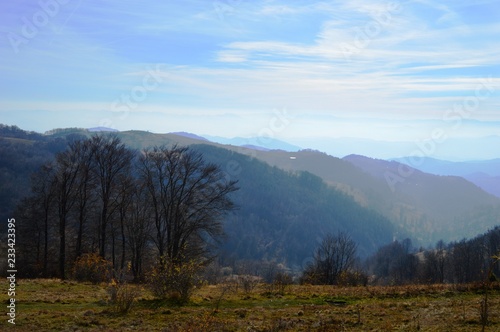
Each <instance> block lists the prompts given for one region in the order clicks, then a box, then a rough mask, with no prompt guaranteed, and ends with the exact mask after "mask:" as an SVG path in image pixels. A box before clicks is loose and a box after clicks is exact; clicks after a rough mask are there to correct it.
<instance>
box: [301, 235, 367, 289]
mask: <svg viewBox="0 0 500 332" xmlns="http://www.w3.org/2000/svg"><path fill="white" fill-rule="evenodd" d="M356 251H357V244H356V243H355V242H354V241H353V240H352V239H351V237H350V236H349V235H348V234H347V233H344V232H338V233H337V235H332V234H328V235H326V236H325V237H324V238H323V240H322V241H321V244H320V246H319V248H318V249H317V250H316V252H315V254H314V261H313V263H312V264H311V265H310V266H308V267H306V270H305V271H304V278H305V279H308V280H309V281H312V282H315V283H322V284H328V285H335V284H337V283H338V281H339V277H340V276H341V274H342V273H345V272H348V271H350V270H351V269H352V268H353V267H354V264H355V262H356V258H357V256H356Z"/></svg>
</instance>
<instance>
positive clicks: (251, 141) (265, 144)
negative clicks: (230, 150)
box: [204, 135, 302, 152]
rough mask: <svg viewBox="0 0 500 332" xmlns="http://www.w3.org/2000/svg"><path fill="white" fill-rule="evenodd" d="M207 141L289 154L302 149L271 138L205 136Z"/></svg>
mask: <svg viewBox="0 0 500 332" xmlns="http://www.w3.org/2000/svg"><path fill="white" fill-rule="evenodd" d="M204 137H205V138H206V139H208V140H209V141H212V142H215V143H219V144H228V145H235V146H242V147H246V148H250V149H254V150H264V151H265V150H283V151H288V152H295V151H299V150H301V149H302V148H301V147H300V146H297V145H293V144H289V143H287V142H284V141H281V140H278V139H275V138H269V137H233V138H225V137H219V136H208V135H204Z"/></svg>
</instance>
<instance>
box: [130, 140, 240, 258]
mask: <svg viewBox="0 0 500 332" xmlns="http://www.w3.org/2000/svg"><path fill="white" fill-rule="evenodd" d="M139 168H140V170H141V177H142V179H143V181H144V182H145V183H146V186H147V190H148V196H149V200H150V202H151V205H152V209H153V215H154V221H155V225H154V226H155V236H154V242H155V244H156V246H157V249H158V253H159V256H160V257H163V256H165V257H166V258H168V260H169V261H171V262H174V263H176V264H182V263H183V260H185V259H192V258H199V257H202V256H203V255H204V254H206V251H207V250H206V249H207V247H206V244H207V239H208V238H213V239H215V238H217V237H218V236H220V235H221V234H222V223H221V221H222V216H223V215H224V214H225V213H226V212H227V211H229V210H231V209H233V208H234V205H233V202H232V201H231V200H230V198H229V197H228V195H229V194H230V193H231V192H233V191H235V190H237V187H236V182H235V181H226V179H225V176H224V173H223V172H222V171H221V170H220V169H219V167H218V166H217V165H215V164H211V163H206V162H205V161H204V160H203V156H202V155H201V153H198V152H195V151H193V150H190V149H189V148H187V147H178V146H173V147H172V148H167V147H165V146H162V147H155V148H153V149H151V150H146V151H144V152H143V155H142V157H141V158H140V166H139Z"/></svg>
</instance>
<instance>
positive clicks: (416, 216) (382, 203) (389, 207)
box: [0, 128, 500, 261]
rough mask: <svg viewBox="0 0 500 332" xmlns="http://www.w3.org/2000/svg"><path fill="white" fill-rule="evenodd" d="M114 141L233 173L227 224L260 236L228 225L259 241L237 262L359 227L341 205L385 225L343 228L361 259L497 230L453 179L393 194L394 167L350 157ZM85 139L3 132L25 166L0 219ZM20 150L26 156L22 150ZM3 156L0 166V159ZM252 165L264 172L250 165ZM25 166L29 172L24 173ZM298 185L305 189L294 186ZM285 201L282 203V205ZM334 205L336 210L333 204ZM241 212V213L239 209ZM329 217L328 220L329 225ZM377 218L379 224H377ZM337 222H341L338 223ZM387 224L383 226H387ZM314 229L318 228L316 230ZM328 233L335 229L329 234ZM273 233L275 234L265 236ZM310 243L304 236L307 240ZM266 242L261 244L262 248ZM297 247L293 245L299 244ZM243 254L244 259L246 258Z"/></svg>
mask: <svg viewBox="0 0 500 332" xmlns="http://www.w3.org/2000/svg"><path fill="white" fill-rule="evenodd" d="M115 134H116V135H117V136H118V137H119V138H120V139H122V141H123V142H124V143H126V144H127V145H128V146H129V147H131V148H133V149H137V150H139V149H142V148H145V147H148V146H154V145H164V144H180V145H192V146H196V147H197V148H200V147H202V148H201V149H202V150H204V151H205V152H204V154H205V156H206V157H207V158H208V159H210V160H211V161H214V162H216V163H218V164H220V165H221V166H222V167H223V169H224V168H225V169H226V170H227V172H228V174H233V173H234V174H236V173H238V174H237V175H238V180H239V181H240V182H242V183H246V187H247V188H249V189H248V190H250V192H251V194H246V192H245V191H241V194H239V195H240V196H239V201H238V202H237V203H238V204H239V205H240V206H242V208H241V209H240V212H238V213H239V214H238V215H237V216H236V217H235V218H234V219H235V220H240V221H241V222H240V223H241V224H246V223H250V224H259V223H260V224H259V226H258V227H260V228H258V229H257V228H254V229H250V230H249V229H235V230H232V228H231V227H232V226H231V225H232V224H231V223H228V232H229V233H230V232H233V234H236V232H237V231H238V232H240V234H251V233H252V232H254V233H255V234H259V235H258V236H257V235H255V236H253V239H250V238H249V239H248V241H249V242H251V241H257V240H256V239H259V240H258V241H260V242H259V243H258V244H255V243H254V244H248V243H245V242H242V243H241V245H240V246H239V247H237V245H238V244H236V243H233V244H231V243H230V242H228V246H227V248H232V249H231V250H233V251H234V250H240V249H241V251H240V252H239V253H240V254H241V253H243V252H247V253H248V254H245V255H247V256H249V257H250V256H253V255H256V256H258V255H267V256H268V258H269V259H272V258H276V257H279V256H280V255H283V253H285V252H286V253H288V251H289V250H288V248H289V246H290V243H288V242H289V241H287V240H286V239H287V238H286V236H284V235H283V237H282V238H280V235H279V234H278V233H279V230H281V231H283V230H285V231H284V233H286V234H290V233H294V232H296V233H297V234H298V233H299V232H298V231H297V228H294V227H296V226H293V227H292V226H291V225H293V224H294V223H295V224H297V223H299V222H300V220H306V219H307V220H312V221H311V222H312V223H313V224H314V225H315V226H314V227H319V229H320V231H318V233H317V234H322V233H324V232H326V231H329V230H333V229H334V228H335V227H337V226H338V225H340V224H342V225H343V224H351V225H356V223H357V222H359V220H351V219H352V218H351V217H346V216H350V215H355V214H356V213H354V212H352V211H351V210H349V211H348V212H346V214H345V215H344V216H338V215H335V212H336V211H339V210H341V209H340V207H341V206H344V205H345V202H347V201H349V203H348V204H347V206H350V207H351V208H352V209H354V210H355V209H358V208H359V205H361V206H363V207H364V208H366V209H368V210H366V209H360V210H359V211H365V212H363V213H368V214H370V213H372V212H369V210H372V211H376V212H377V215H378V216H375V215H374V216H373V218H374V219H376V220H377V222H379V221H380V222H382V223H385V226H384V227H382V229H383V230H384V231H387V233H386V234H384V236H380V234H377V235H376V236H375V239H369V238H363V236H366V235H363V236H362V233H363V232H365V231H366V229H365V228H364V227H362V226H359V225H357V226H356V227H354V226H349V227H347V226H346V227H347V228H348V229H349V231H350V232H351V233H353V234H356V235H355V236H356V238H357V239H359V241H360V242H362V245H361V246H362V247H363V248H362V250H361V251H362V252H364V253H365V254H366V253H369V252H371V251H372V250H374V248H375V247H376V245H377V244H380V243H383V242H384V241H390V240H391V239H392V238H393V235H395V236H396V237H397V238H404V237H406V236H411V237H412V238H413V239H414V240H416V241H417V242H416V243H420V244H422V245H428V244H432V243H434V242H436V241H437V240H440V239H443V240H444V241H452V240H458V239H461V238H463V237H467V238H470V237H473V236H475V235H477V234H478V233H481V232H485V231H487V230H488V229H489V228H491V227H493V226H495V225H497V224H499V223H500V217H499V216H500V209H499V201H500V200H499V199H497V198H495V197H493V196H492V195H489V194H487V193H485V192H484V191H483V190H481V189H480V188H478V187H477V186H475V185H473V184H471V183H470V182H468V181H466V180H464V179H462V178H459V177H449V176H437V175H431V174H426V173H423V172H420V171H417V170H414V172H413V174H412V176H411V177H408V178H405V179H404V180H405V181H403V182H402V183H399V182H398V183H397V186H395V188H391V185H388V183H387V180H386V179H385V177H384V174H385V172H387V171H388V170H389V171H392V172H393V173H394V174H398V173H397V172H398V167H399V165H400V164H399V163H396V162H387V161H384V160H375V159H370V158H367V157H363V156H354V155H351V156H348V157H345V158H343V159H339V158H336V157H332V156H330V155H327V154H325V153H322V152H319V151H314V150H301V151H297V152H286V151H282V150H263V149H255V148H248V147H241V146H233V145H222V144H218V143H214V142H209V141H206V140H205V139H203V138H202V137H200V136H197V135H194V134H189V133H175V134H174V133H170V134H154V133H150V132H144V131H126V132H118V133H115ZM89 135H92V133H91V132H89V131H86V130H84V129H78V128H72V129H71V128H70V129H59V130H54V131H51V132H49V133H46V135H40V134H36V135H35V134H34V133H30V134H28V133H22V131H18V132H17V133H16V134H15V135H13V134H12V133H11V132H9V131H7V130H6V129H5V128H4V134H3V136H4V138H3V139H2V144H3V145H4V146H3V149H2V151H0V152H1V153H2V160H6V161H8V160H16V159H17V160H23V159H24V160H25V161H26V163H25V167H14V166H15V163H9V162H6V163H5V164H3V169H4V172H3V173H2V175H4V176H5V177H3V178H2V179H7V180H4V181H3V186H4V188H6V190H3V191H2V193H3V195H4V196H5V197H3V201H2V202H6V204H4V205H2V206H3V207H4V208H3V210H2V215H3V216H4V217H5V218H7V217H8V213H9V209H8V207H9V206H12V205H13V204H14V203H15V202H17V200H18V199H19V198H21V197H22V193H23V192H27V190H29V180H28V179H29V176H30V174H31V172H32V171H33V170H34V169H36V166H37V165H39V164H41V163H42V162H44V161H46V160H49V159H50V158H52V156H53V155H54V153H56V152H57V151H61V150H62V149H63V148H64V146H65V144H66V142H67V140H71V139H74V138H76V137H81V136H89ZM12 136H16V137H12ZM200 144H202V145H200ZM28 146H32V147H33V148H28ZM35 146H36V148H35ZM9 151H10V152H9ZM13 151H14V152H13ZM10 153H14V154H13V155H12V154H10ZM16 153H19V155H16ZM228 154H229V155H228ZM4 156H5V158H3V157H4ZM228 158H229V159H228ZM235 160H236V161H237V162H236V163H235V162H234V161H235ZM257 160H260V161H263V162H265V163H266V164H262V165H260V164H257ZM28 165H31V166H29V167H28ZM267 165H270V166H271V167H269V166H267ZM273 167H274V168H273ZM245 170H248V171H245ZM301 171H306V172H308V173H310V174H309V176H310V177H309V178H308V179H309V180H308V181H312V182H315V181H318V179H317V178H316V177H314V176H312V175H315V176H317V177H319V178H321V180H323V181H324V183H326V184H327V185H329V187H325V186H324V184H321V186H318V187H316V189H315V190H313V189H312V187H307V185H308V184H307V181H304V180H303V179H304V175H300V174H301V173H300V172H301ZM235 172H236V173H235ZM240 172H241V173H240ZM234 174H233V176H234ZM301 176H302V178H301ZM9 178H18V179H20V181H19V182H18V183H17V184H16V185H15V186H13V185H12V182H11V181H9V180H8V179H9ZM264 179H265V180H264ZM285 179H286V180H285ZM300 179H302V185H303V186H305V187H300V186H299V185H298V183H299V182H300V181H301V180H300ZM284 183H286V185H284ZM320 183H321V181H320ZM311 185H312V184H311ZM266 188H267V190H271V189H269V188H273V189H272V190H271V191H268V192H267V193H268V194H269V195H270V196H268V198H267V199H266V200H265V202H260V201H258V200H257V197H266V196H265V195H264V192H263V190H265V189H266ZM279 188H289V190H280V189H279ZM291 188H293V190H292V189H291ZM331 189H336V190H340V191H341V192H343V193H345V194H347V195H348V196H349V197H351V198H352V199H351V198H346V197H347V196H345V195H343V196H342V197H343V198H339V197H340V196H335V195H339V192H338V191H335V190H334V191H332V192H331V193H330V192H329V190H331ZM392 189H395V190H394V191H393V190H392ZM294 190H295V191H294ZM297 190H298V193H297V192H296V191H297ZM8 193H9V194H8ZM332 193H335V195H334V194H332ZM293 195H298V196H296V197H295V196H293ZM330 195H334V196H335V197H336V198H332V197H333V196H332V197H330ZM277 197H281V198H279V199H278V198H277ZM297 197H303V199H302V200H299V199H298V198H297ZM324 197H330V198H329V199H331V200H332V202H333V203H332V202H329V201H325V199H324ZM304 198H307V199H304ZM335 200H337V201H335ZM287 201H288V202H289V203H285V202H287ZM340 201H342V202H344V203H338V202H340ZM353 201H355V202H356V205H353V204H354V202H353ZM266 202H273V204H271V205H270V206H271V207H269V209H268V210H265V209H264V208H263V205H262V204H264V203H266ZM304 202H307V204H305V203H304ZM322 204H323V205H322ZM328 204H330V205H332V204H333V208H332V207H328ZM247 206H248V208H246V207H247ZM273 206H279V207H280V210H279V211H274V210H272V207H273ZM297 206H301V209H295V208H296V207H297ZM328 209H329V210H328ZM264 211H267V212H264ZM304 211H313V212H314V213H316V214H315V215H314V217H311V218H309V217H308V216H309V215H308V213H309V212H304ZM280 213H281V214H280ZM363 213H361V214H363ZM263 215H265V217H263ZM318 216H321V218H323V219H325V220H324V223H323V224H321V223H320V222H319V219H320V217H318ZM330 216H333V217H331V218H330ZM380 216H384V218H382V219H383V221H382V219H380V218H381V217H380ZM308 218H309V219H308ZM329 219H335V222H331V221H328V220H329ZM379 219H380V220H379ZM338 220H340V221H341V222H340V223H339V222H338ZM387 220H390V222H391V223H392V225H390V224H389V223H388V222H387ZM250 221H251V222H250ZM320 224H321V227H323V228H321V227H320V226H318V225H320ZM276 225H280V226H279V227H278V226H276ZM325 225H330V226H325ZM331 225H335V227H333V228H332V227H331ZM274 226H276V227H275V228H273V227H274ZM358 226H359V227H358ZM245 227H247V226H245ZM370 227H371V225H370ZM309 228H310V227H308V229H307V231H309ZM347 228H346V229H347ZM358 228H359V229H358ZM266 230H272V231H270V232H269V234H270V235H269V234H266ZM259 232H260V233H259ZM315 234H316V233H315ZM310 235H311V236H312V233H311V234H310ZM266 236H267V237H268V238H269V240H264V239H266ZM315 236H317V235H315ZM318 236H319V235H318ZM353 236H354V235H353ZM270 239H272V240H270ZM266 241H267V242H266ZM280 241H281V242H280ZM298 242H301V241H300V239H299V241H298ZM245 245H248V246H249V248H250V247H252V248H254V249H255V248H260V249H255V250H256V251H254V252H252V251H251V250H250V249H248V248H247V249H243V246H245ZM287 246H288V247H287ZM237 248H238V249H237ZM262 248H271V250H267V249H266V250H263V249H262ZM310 248H313V245H312V244H307V246H306V247H304V248H299V246H298V245H297V246H296V247H295V248H294V249H293V250H292V251H295V252H300V251H303V252H305V253H304V255H309V254H310V253H311V249H310ZM231 250H230V251H231ZM250 252H252V253H251V254H250ZM270 253H271V254H270ZM293 255H294V254H291V255H289V256H287V257H286V259H288V260H293V261H297V260H299V257H298V256H296V257H294V256H293Z"/></svg>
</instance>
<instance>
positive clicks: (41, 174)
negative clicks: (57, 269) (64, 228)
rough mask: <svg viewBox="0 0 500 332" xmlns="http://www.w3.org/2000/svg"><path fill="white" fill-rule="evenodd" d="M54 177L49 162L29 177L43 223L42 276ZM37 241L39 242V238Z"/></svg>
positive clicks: (45, 269)
mask: <svg viewBox="0 0 500 332" xmlns="http://www.w3.org/2000/svg"><path fill="white" fill-rule="evenodd" d="M54 179H55V175H54V165H53V164H51V163H47V164H44V165H42V166H41V167H40V170H38V171H37V172H36V173H34V174H33V175H32V177H31V183H32V185H31V191H32V192H33V194H34V197H33V200H34V202H33V206H36V207H37V208H38V209H39V211H40V212H41V220H42V223H43V263H42V275H43V276H44V277H47V266H48V256H49V225H50V218H51V214H52V212H53V201H54V200H55V198H56V191H55V181H54ZM25 206H26V205H25ZM37 242H38V243H39V242H40V239H39V240H38V241H37ZM39 249H40V248H39V247H38V250H37V253H39ZM37 256H38V255H37ZM37 261H38V262H39V261H40V258H39V257H37Z"/></svg>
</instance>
